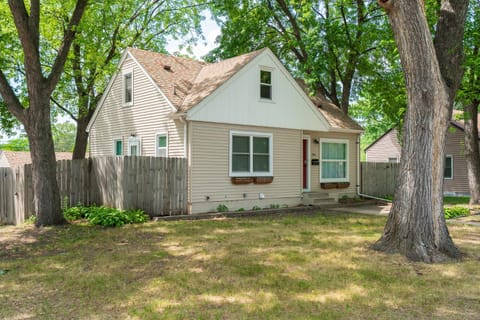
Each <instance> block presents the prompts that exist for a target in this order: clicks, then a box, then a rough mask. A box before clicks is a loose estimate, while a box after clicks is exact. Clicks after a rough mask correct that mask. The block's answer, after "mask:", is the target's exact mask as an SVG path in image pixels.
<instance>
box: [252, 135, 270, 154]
mask: <svg viewBox="0 0 480 320" xmlns="http://www.w3.org/2000/svg"><path fill="white" fill-rule="evenodd" d="M269 149H270V148H269V144H268V138H264V137H261V138H259V137H253V153H269Z"/></svg>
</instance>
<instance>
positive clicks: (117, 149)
mask: <svg viewBox="0 0 480 320" xmlns="http://www.w3.org/2000/svg"><path fill="white" fill-rule="evenodd" d="M113 154H114V155H116V156H122V155H123V141H122V139H116V140H114V141H113Z"/></svg>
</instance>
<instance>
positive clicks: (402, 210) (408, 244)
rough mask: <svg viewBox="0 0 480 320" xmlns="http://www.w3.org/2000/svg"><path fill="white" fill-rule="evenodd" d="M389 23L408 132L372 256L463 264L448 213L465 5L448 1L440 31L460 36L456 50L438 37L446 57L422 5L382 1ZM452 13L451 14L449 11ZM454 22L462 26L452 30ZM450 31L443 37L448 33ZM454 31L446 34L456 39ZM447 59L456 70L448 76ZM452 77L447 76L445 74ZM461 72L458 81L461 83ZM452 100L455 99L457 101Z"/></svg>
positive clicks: (464, 0)
mask: <svg viewBox="0 0 480 320" xmlns="http://www.w3.org/2000/svg"><path fill="white" fill-rule="evenodd" d="M378 2H379V4H380V6H381V7H383V8H384V9H385V10H386V12H387V14H388V17H389V20H390V23H391V26H392V29H393V32H394V37H395V41H396V43H397V47H398V50H399V54H400V59H401V63H402V67H403V70H404V77H405V84H406V88H407V98H408V101H407V106H408V107H407V112H406V116H405V124H404V131H403V133H404V134H403V148H402V156H401V161H400V174H399V179H398V181H397V185H396V191H395V197H394V201H393V205H392V209H391V211H390V214H389V217H388V220H387V224H386V226H385V229H384V233H383V235H382V237H381V238H380V239H379V240H378V241H377V243H375V245H374V246H373V248H374V249H376V250H380V251H385V252H390V253H394V252H397V253H401V254H403V255H405V256H406V257H407V258H409V259H411V260H414V261H424V262H427V263H433V262H439V261H444V260H446V259H448V258H459V257H460V251H459V250H458V249H457V247H456V246H455V245H454V243H453V241H452V239H451V237H450V234H449V232H448V229H447V226H446V223H445V216H444V212H443V170H444V157H445V140H446V135H447V130H448V125H449V121H450V117H451V113H452V108H453V99H454V94H455V92H456V90H457V89H458V86H459V84H460V79H461V74H462V73H461V72H462V70H461V68H460V62H461V59H460V57H461V54H460V57H458V56H456V55H458V51H459V49H461V50H460V52H462V51H463V49H462V44H461V43H462V38H463V25H464V21H465V15H466V7H467V4H468V1H467V0H458V1H456V2H455V3H451V2H449V0H444V1H442V11H441V13H440V15H441V16H440V17H439V25H438V26H437V32H438V30H444V29H445V27H444V26H443V25H441V24H445V23H447V24H448V26H449V27H451V28H454V32H453V33H455V34H456V35H457V37H456V38H450V39H449V41H450V44H445V43H444V42H443V40H444V36H443V35H441V34H440V35H439V34H438V33H437V37H438V38H439V41H440V42H441V43H440V45H439V46H440V47H442V48H443V49H441V50H448V52H446V53H445V52H436V49H435V46H434V44H433V41H432V38H431V34H430V31H429V26H428V23H427V20H426V17H425V9H424V7H423V6H424V4H423V1H421V0H417V1H412V0H379V1H378ZM444 6H449V10H448V11H445V10H446V7H444ZM452 11H453V15H454V18H455V19H454V20H455V21H457V22H458V25H454V26H451V25H450V23H451V21H450V20H449V19H450V18H452V17H448V18H447V19H443V20H442V18H445V17H444V16H443V15H442V13H443V14H446V13H448V14H452ZM442 32H445V31H442ZM451 32H452V30H449V31H448V33H449V34H451ZM439 58H441V59H445V58H446V59H448V60H449V61H448V62H449V63H450V64H454V66H452V67H448V68H447V69H442V68H441V66H440V63H445V61H440V63H439ZM446 71H448V72H446ZM458 73H460V77H459V76H458ZM452 93H453V94H452Z"/></svg>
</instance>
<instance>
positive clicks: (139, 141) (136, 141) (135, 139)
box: [127, 137, 142, 156]
mask: <svg viewBox="0 0 480 320" xmlns="http://www.w3.org/2000/svg"><path fill="white" fill-rule="evenodd" d="M133 144H136V145H137V149H138V156H141V155H142V139H141V138H140V137H129V138H128V150H127V155H128V156H131V155H132V154H131V151H132V150H131V146H132V145H133Z"/></svg>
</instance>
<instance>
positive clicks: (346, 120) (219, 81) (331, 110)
mask: <svg viewBox="0 0 480 320" xmlns="http://www.w3.org/2000/svg"><path fill="white" fill-rule="evenodd" d="M265 51H270V50H269V49H268V48H264V49H260V50H257V51H253V52H250V53H246V54H243V55H240V56H237V57H233V58H230V59H227V60H223V61H219V62H216V63H211V64H210V63H206V62H203V61H196V60H193V59H188V58H182V57H176V56H171V55H167V54H162V53H156V52H151V51H145V50H141V49H135V48H127V50H126V52H125V53H124V55H123V57H122V60H121V61H120V64H122V63H123V61H124V59H125V58H126V57H127V56H128V55H130V56H131V57H133V59H134V60H135V61H136V62H137V63H138V64H139V65H140V67H141V68H142V69H143V70H144V71H145V72H146V74H147V76H148V77H150V79H151V80H152V82H153V83H154V85H156V86H157V88H158V89H159V91H160V92H161V93H162V94H163V95H164V96H165V98H166V99H167V100H168V101H169V103H170V104H171V105H172V107H174V108H175V109H176V112H177V113H179V114H182V113H185V112H187V111H189V110H190V109H192V108H193V107H194V106H196V105H198V104H199V103H200V102H202V101H203V100H204V99H205V98H207V97H208V96H210V95H211V94H212V93H213V92H214V91H215V90H217V89H218V88H220V87H221V86H222V85H223V84H224V83H225V82H227V81H228V80H229V79H230V78H232V77H233V76H234V75H235V74H237V73H238V72H239V71H240V70H241V69H242V68H243V67H245V66H246V65H247V64H248V63H250V62H251V61H253V60H254V59H255V58H256V57H257V56H259V55H260V54H262V53H263V52H265ZM114 79H115V77H113V78H112V80H110V83H109V86H108V87H107V90H106V91H105V94H106V93H107V92H108V90H109V88H110V87H111V85H112V83H113V80H114ZM302 83H303V82H302ZM302 83H300V82H299V84H300V86H301V87H302V89H303V91H304V93H306V95H307V96H308V97H309V98H310V100H311V101H312V103H313V104H314V105H315V106H316V107H317V110H318V111H319V112H320V113H321V114H322V116H323V117H324V118H325V120H326V121H327V122H328V124H329V125H330V126H331V128H332V129H333V130H338V131H342V130H354V131H363V129H362V127H360V125H358V124H357V123H356V122H355V121H354V120H353V119H351V118H350V117H349V116H348V115H346V114H344V113H343V112H342V111H341V110H340V109H339V108H337V107H336V106H335V105H333V104H332V103H330V102H328V101H327V100H326V99H325V98H321V97H319V96H314V97H310V96H309V95H308V93H307V91H306V90H305V86H304V85H303V84H302ZM105 94H104V97H105V96H106V95H105ZM104 97H103V98H102V100H101V101H100V103H99V107H98V108H97V110H95V114H94V115H93V117H92V119H91V121H90V123H89V125H88V127H87V131H90V128H91V126H92V125H93V123H94V121H95V119H96V115H97V114H98V112H99V111H100V109H101V106H102V104H103V99H104Z"/></svg>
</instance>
